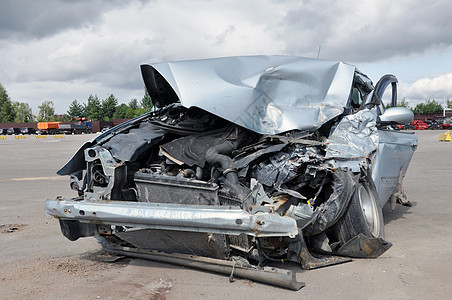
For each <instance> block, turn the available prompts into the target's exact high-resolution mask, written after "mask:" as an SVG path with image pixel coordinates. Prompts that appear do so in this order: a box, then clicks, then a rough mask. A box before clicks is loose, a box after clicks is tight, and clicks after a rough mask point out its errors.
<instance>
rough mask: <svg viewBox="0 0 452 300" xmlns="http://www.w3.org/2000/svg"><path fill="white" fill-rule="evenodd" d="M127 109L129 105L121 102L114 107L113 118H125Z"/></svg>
mask: <svg viewBox="0 0 452 300" xmlns="http://www.w3.org/2000/svg"><path fill="white" fill-rule="evenodd" d="M128 109H129V106H127V104H125V103H121V104H120V105H118V106H117V107H116V110H115V113H114V114H113V119H125V118H126V114H127V110H128Z"/></svg>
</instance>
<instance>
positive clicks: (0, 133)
mask: <svg viewBox="0 0 452 300" xmlns="http://www.w3.org/2000/svg"><path fill="white" fill-rule="evenodd" d="M6 134H8V129H6V128H5V129H3V128H0V135H6Z"/></svg>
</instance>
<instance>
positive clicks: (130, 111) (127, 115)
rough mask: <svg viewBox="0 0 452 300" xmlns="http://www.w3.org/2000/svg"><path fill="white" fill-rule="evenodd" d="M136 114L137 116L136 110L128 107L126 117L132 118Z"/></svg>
mask: <svg viewBox="0 0 452 300" xmlns="http://www.w3.org/2000/svg"><path fill="white" fill-rule="evenodd" d="M134 116H135V110H134V109H132V108H131V107H128V108H127V111H126V115H125V117H126V119H132V118H133V117H134Z"/></svg>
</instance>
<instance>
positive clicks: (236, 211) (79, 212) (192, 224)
mask: <svg viewBox="0 0 452 300" xmlns="http://www.w3.org/2000/svg"><path fill="white" fill-rule="evenodd" d="M45 208H46V215H48V216H53V217H55V218H58V219H63V220H78V221H80V222H84V223H93V224H106V225H118V226H126V227H132V228H152V229H162V230H180V231H191V232H205V233H220V234H230V235H239V234H246V235H250V236H256V237H272V236H288V237H291V238H293V237H295V236H296V235H297V234H298V228H297V223H296V221H295V220H294V219H292V218H290V217H286V216H280V215H278V214H276V213H257V214H250V213H248V212H246V211H244V210H242V209H240V208H238V207H230V206H208V205H180V204H166V203H147V202H126V201H109V200H99V201H88V200H83V201H75V200H68V199H55V200H46V202H45Z"/></svg>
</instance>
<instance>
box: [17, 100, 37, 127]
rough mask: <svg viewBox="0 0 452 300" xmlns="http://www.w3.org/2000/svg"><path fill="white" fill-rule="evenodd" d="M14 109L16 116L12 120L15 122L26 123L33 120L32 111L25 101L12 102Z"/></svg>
mask: <svg viewBox="0 0 452 300" xmlns="http://www.w3.org/2000/svg"><path fill="white" fill-rule="evenodd" d="M13 105H14V111H15V114H16V118H15V119H14V122H16V123H28V122H33V121H34V116H33V112H32V110H31V108H30V106H29V105H28V103H25V102H14V103H13Z"/></svg>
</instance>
